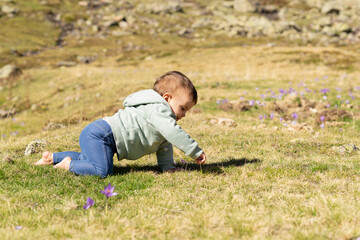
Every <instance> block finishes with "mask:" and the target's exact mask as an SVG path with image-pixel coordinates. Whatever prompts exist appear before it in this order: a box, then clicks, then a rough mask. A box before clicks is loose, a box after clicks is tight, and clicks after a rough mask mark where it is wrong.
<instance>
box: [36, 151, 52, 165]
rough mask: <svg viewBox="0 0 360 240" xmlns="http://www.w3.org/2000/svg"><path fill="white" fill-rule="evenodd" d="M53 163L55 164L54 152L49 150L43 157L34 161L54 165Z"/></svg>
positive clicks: (37, 163)
mask: <svg viewBox="0 0 360 240" xmlns="http://www.w3.org/2000/svg"><path fill="white" fill-rule="evenodd" d="M52 164H54V161H53V154H52V153H51V152H48V151H45V152H43V154H42V158H41V159H40V160H39V161H37V162H36V163H34V165H52Z"/></svg>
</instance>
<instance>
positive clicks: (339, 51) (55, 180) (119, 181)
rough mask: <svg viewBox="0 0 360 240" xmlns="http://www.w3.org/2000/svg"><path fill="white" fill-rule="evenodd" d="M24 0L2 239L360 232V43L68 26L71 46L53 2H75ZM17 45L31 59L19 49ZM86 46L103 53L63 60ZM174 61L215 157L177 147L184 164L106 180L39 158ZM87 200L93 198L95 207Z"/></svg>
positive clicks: (9, 58)
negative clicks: (31, 147)
mask: <svg viewBox="0 0 360 240" xmlns="http://www.w3.org/2000/svg"><path fill="white" fill-rule="evenodd" d="M48 2H49V4H50V5H51V3H52V2H54V4H55V3H56V2H57V1H48ZM199 2H201V3H203V1H199ZM74 3H75V5H76V7H74ZM17 4H18V6H20V7H21V15H20V16H18V17H17V18H5V17H3V18H1V19H0V20H1V21H2V22H1V23H2V30H4V31H0V55H1V57H0V65H1V66H2V65H4V64H6V63H16V64H17V66H19V67H21V68H22V69H23V75H22V76H21V78H19V79H18V80H17V81H16V82H15V83H14V84H13V87H12V89H11V96H9V92H10V89H9V85H8V84H7V83H6V82H5V81H2V82H1V84H0V109H1V110H4V111H10V110H11V109H15V110H16V114H15V115H13V116H10V117H6V118H3V119H0V149H1V151H0V238H1V239H344V240H350V239H356V238H357V237H358V236H360V218H359V217H358V212H359V211H360V203H359V199H360V191H359V189H360V183H359V180H360V163H359V154H358V151H357V150H358V149H356V147H354V145H355V146H358V147H360V141H359V139H358V137H357V136H359V134H360V131H359V127H360V114H359V108H360V107H359V106H360V105H359V103H360V71H359V69H360V60H359V59H360V52H359V50H358V46H342V47H335V46H333V47H332V46H329V47H315V46H296V43H289V44H287V43H284V42H281V41H280V40H279V39H278V40H276V39H275V40H274V39H273V40H271V42H270V40H267V39H257V40H250V39H241V38H234V39H228V38H227V37H222V36H219V37H218V38H216V37H213V38H209V39H196V38H195V39H186V38H180V37H174V36H170V35H167V34H163V35H162V34H159V35H158V36H156V37H149V36H147V35H141V34H139V35H134V36H125V37H123V38H121V41H119V39H117V38H116V37H114V36H108V37H107V38H102V39H98V38H95V37H89V38H84V39H81V41H79V39H76V38H72V37H70V36H68V37H66V38H65V39H64V41H65V42H66V46H65V47H60V46H56V44H55V42H56V39H57V37H58V34H59V29H56V28H55V27H54V26H53V25H50V23H49V22H46V21H44V19H42V18H43V16H44V12H46V11H49V10H50V9H51V7H57V8H63V10H64V11H65V12H66V14H64V15H62V18H63V19H65V20H66V19H71V18H72V17H74V16H76V14H80V13H79V12H81V11H80V10H81V8H80V7H79V6H78V5H77V2H76V1H64V4H59V5H54V6H49V4H48V5H46V6H45V5H43V4H40V3H38V2H36V1H17ZM204 4H206V2H204ZM79 9H80V10H79ZM19 28H21V31H17V32H15V31H12V30H13V29H19ZM37 31H39V32H37ZM44 32H45V33H47V34H46V35H45V34H41V33H44ZM12 46H16V50H17V51H19V52H22V53H26V54H25V55H24V56H21V57H19V56H16V54H15V55H14V51H13V50H11V47H12ZM9 49H10V50H9ZM29 52H30V53H31V52H36V54H35V55H33V54H27V53H29ZM84 55H85V56H86V55H91V56H96V61H94V62H93V63H91V64H78V65H77V66H75V67H71V68H66V67H57V66H56V63H57V62H58V61H73V60H74V59H76V57H77V56H84ZM170 70H179V71H181V72H183V73H185V74H186V75H187V76H188V77H189V78H190V79H191V80H192V81H193V83H194V85H195V86H196V88H197V90H198V93H199V101H198V104H197V105H196V106H195V107H194V109H193V110H192V111H191V112H190V113H189V114H188V115H187V117H186V118H185V119H183V120H181V121H180V122H179V124H180V125H181V126H182V128H183V129H185V130H186V131H187V132H188V133H189V134H190V135H191V136H192V137H193V138H194V139H195V140H197V141H198V143H199V144H200V146H201V147H202V148H203V149H204V151H205V152H206V154H207V157H208V161H207V164H206V165H205V166H203V167H202V168H200V166H199V165H196V164H195V163H194V162H193V161H192V160H191V159H189V158H188V157H186V156H185V155H184V154H183V153H182V152H180V151H179V150H177V149H175V152H174V158H175V161H176V163H177V166H179V167H182V168H183V169H184V170H185V171H183V172H177V173H173V174H169V173H161V172H160V171H159V168H158V167H157V165H156V158H155V156H154V155H150V156H145V157H143V158H141V159H139V160H137V161H128V160H122V161H120V162H119V161H117V160H116V159H114V163H115V169H114V174H113V175H112V176H109V177H107V178H105V179H100V178H98V177H90V176H85V177H84V176H75V175H74V174H71V173H69V172H64V171H60V170H56V169H53V168H51V167H49V166H45V167H38V166H37V167H35V166H33V165H32V163H34V162H35V161H37V160H38V159H39V158H40V157H41V151H42V149H39V152H38V153H35V154H31V155H30V156H25V155H24V151H25V149H26V146H27V145H28V144H29V143H30V142H32V141H34V140H42V141H44V142H46V146H45V147H44V149H43V150H45V149H46V150H49V151H54V152H56V151H65V150H72V151H78V150H79V146H78V137H79V134H80V132H81V130H82V129H83V127H84V126H86V125H87V124H88V123H90V122H91V121H93V120H96V119H98V118H102V117H104V116H111V115H112V114H114V113H115V112H116V111H118V109H119V108H122V102H123V100H124V99H125V97H126V96H128V95H129V94H131V93H133V92H135V91H139V90H143V89H148V88H151V87H152V85H153V83H154V81H155V78H157V77H158V76H160V75H161V74H163V73H165V72H167V71H170ZM239 106H245V107H243V108H241V107H239ZM241 109H242V110H241ZM245 109H246V110H245ZM218 118H227V119H231V120H232V121H234V122H235V124H236V125H234V124H233V125H232V126H226V125H221V124H217V123H214V122H216V120H218ZM229 121H230V120H229ZM49 123H51V124H53V126H54V125H56V124H61V126H63V127H61V128H57V129H55V128H54V129H51V128H50V129H49V128H47V127H48V126H49ZM181 159H184V160H185V161H186V162H188V163H184V162H183V161H181ZM109 183H111V185H113V186H115V192H117V193H118V195H117V196H114V197H110V198H109V199H106V197H105V196H104V195H103V194H101V193H100V191H101V190H103V189H104V186H107V185H108V184H109ZM88 197H91V198H92V199H93V200H94V201H95V205H94V206H92V207H91V208H89V209H87V210H84V209H83V206H84V205H85V203H86V200H87V198H88Z"/></svg>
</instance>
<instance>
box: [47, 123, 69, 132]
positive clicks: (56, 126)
mask: <svg viewBox="0 0 360 240" xmlns="http://www.w3.org/2000/svg"><path fill="white" fill-rule="evenodd" d="M59 128H65V125H63V124H61V123H53V122H49V123H48V124H47V125H46V126H45V127H44V130H45V131H49V130H55V129H59Z"/></svg>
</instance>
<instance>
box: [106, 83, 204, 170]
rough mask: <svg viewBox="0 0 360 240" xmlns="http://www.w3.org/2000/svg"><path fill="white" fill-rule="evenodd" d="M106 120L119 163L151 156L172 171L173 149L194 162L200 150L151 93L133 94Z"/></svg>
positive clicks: (165, 104) (155, 93) (167, 108)
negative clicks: (124, 160) (113, 140)
mask: <svg viewBox="0 0 360 240" xmlns="http://www.w3.org/2000/svg"><path fill="white" fill-rule="evenodd" d="M124 107H125V109H120V110H119V111H118V112H117V113H116V114H115V115H113V116H112V117H107V118H106V120H107V122H108V123H109V124H110V127H111V129H112V132H113V135H114V139H115V143H116V149H117V153H118V158H119V159H124V158H125V159H129V160H135V159H139V158H140V157H142V156H144V155H146V154H150V153H155V152H156V156H157V160H158V164H159V167H160V168H161V169H162V170H163V171H166V170H168V169H170V168H174V166H173V165H174V160H173V145H175V146H176V147H177V148H179V149H180V150H182V151H183V152H184V153H185V154H186V155H187V156H190V157H191V158H193V159H195V158H198V157H199V156H200V155H201V154H202V153H203V150H202V149H201V148H199V146H198V144H197V142H195V140H193V139H192V138H191V137H190V136H189V135H188V134H187V133H186V132H185V131H184V130H183V129H182V128H181V127H180V126H179V125H177V123H176V116H175V114H174V112H173V111H172V110H171V107H170V105H169V104H168V103H167V102H166V100H165V99H164V98H163V97H162V96H160V94H158V93H157V92H155V91H154V90H152V89H149V90H143V91H140V92H136V93H133V94H131V95H130V96H128V97H127V98H126V99H125V101H124Z"/></svg>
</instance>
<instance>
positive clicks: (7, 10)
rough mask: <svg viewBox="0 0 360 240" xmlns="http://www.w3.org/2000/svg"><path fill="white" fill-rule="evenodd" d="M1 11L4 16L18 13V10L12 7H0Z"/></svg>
mask: <svg viewBox="0 0 360 240" xmlns="http://www.w3.org/2000/svg"><path fill="white" fill-rule="evenodd" d="M1 11H2V12H3V13H5V14H16V13H18V12H19V11H20V10H19V9H18V8H16V7H14V6H10V5H2V6H1Z"/></svg>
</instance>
